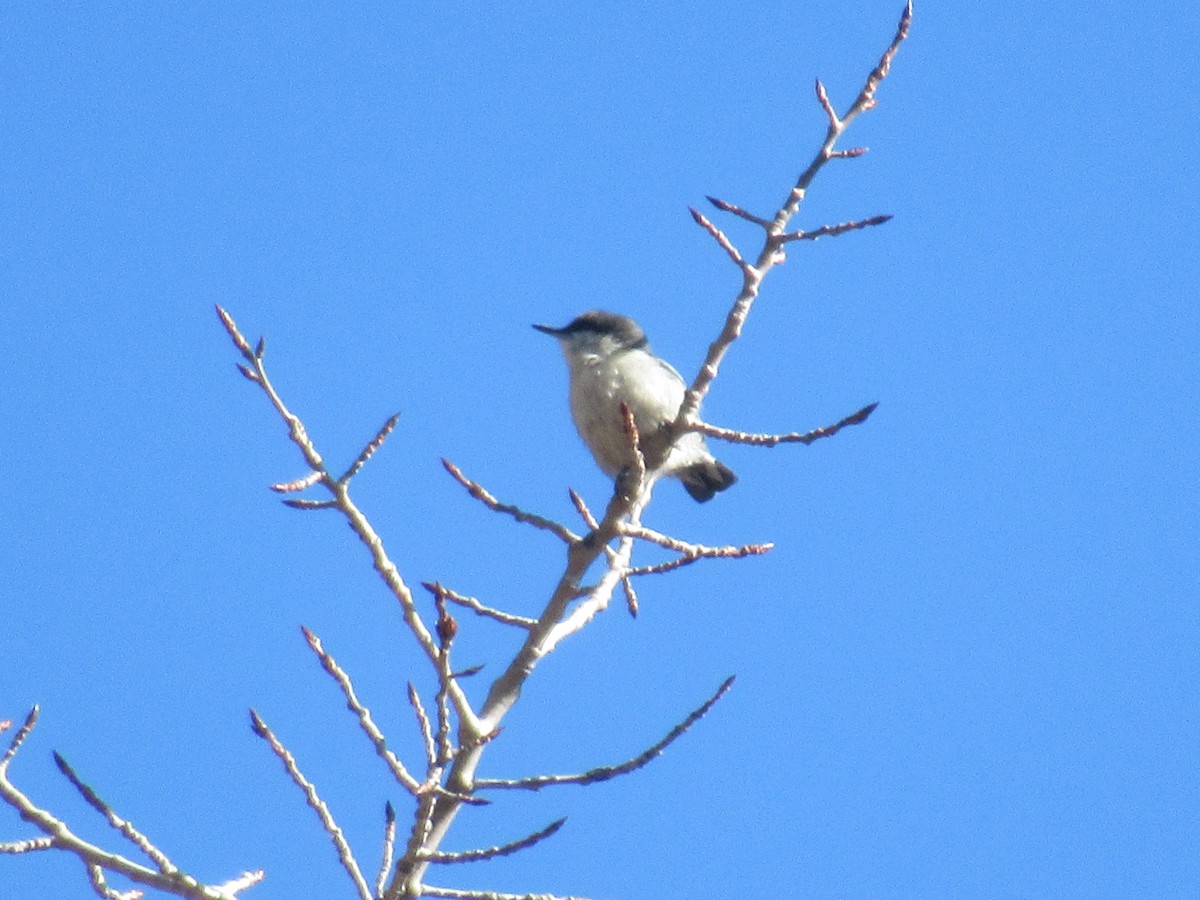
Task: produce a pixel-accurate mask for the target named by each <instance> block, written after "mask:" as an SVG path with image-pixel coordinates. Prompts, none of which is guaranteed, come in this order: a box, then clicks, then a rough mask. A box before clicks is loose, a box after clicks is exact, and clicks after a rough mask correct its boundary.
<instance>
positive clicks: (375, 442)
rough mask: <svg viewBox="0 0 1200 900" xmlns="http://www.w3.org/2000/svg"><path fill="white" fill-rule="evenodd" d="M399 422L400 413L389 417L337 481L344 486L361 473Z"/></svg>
mask: <svg viewBox="0 0 1200 900" xmlns="http://www.w3.org/2000/svg"><path fill="white" fill-rule="evenodd" d="M399 421H400V413H396V414H395V415H394V416H392V417H390V418H389V419H388V420H387V421H386V422H384V423H383V427H382V428H380V429H379V431H378V432H376V434H375V437H373V438H371V441H370V443H368V444H367V446H365V447H363V449H362V453H360V454H358V458H357V459H355V460H354V462H353V463H351V464H350V468H348V469H347V470H346V473H345V474H344V475H342V477H341V478H339V479H338V481H340V482H341V483H342V484H346V483H347V482H349V481H350V479H351V478H353V477H354V476H355V475H357V474H358V473H359V472H360V471H362V467H363V466H365V465H366V464H367V460H369V459H370V458H371V457H372V456H374V455H375V451H376V450H378V449H379V448H380V447H382V446H383V442H384V441H386V440H387V439H388V435H390V434H391V433H392V429H394V428H395V427H396V423H397V422H399Z"/></svg>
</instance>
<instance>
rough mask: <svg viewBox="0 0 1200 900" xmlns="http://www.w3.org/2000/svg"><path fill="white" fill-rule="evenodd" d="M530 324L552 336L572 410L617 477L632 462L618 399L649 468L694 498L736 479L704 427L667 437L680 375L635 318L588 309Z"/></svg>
mask: <svg viewBox="0 0 1200 900" xmlns="http://www.w3.org/2000/svg"><path fill="white" fill-rule="evenodd" d="M533 327H534V328H536V329H537V330H538V331H540V332H542V333H543V334H548V335H550V336H551V337H554V338H557V339H558V343H559V347H560V348H561V349H562V353H563V357H564V358H565V359H566V361H567V368H568V370H569V373H570V389H569V392H568V399H569V402H570V407H571V417H572V418H573V419H574V420H575V428H576V430H578V432H579V436H580V437H581V438H583V442H584V443H585V444H586V445H587V447H588V449H589V450H590V451H591V453H592V456H593V457H594V458H595V460H596V465H598V466H599V467H600V469H601V470H602V471H603V472H604V473H605V474H607V475H609V476H612V477H614V478H615V477H618V476H619V475H620V474H621V473H622V472H623V471H625V470H626V469H628V468H629V466H630V465H631V464H632V463H633V448H632V446H631V444H630V441H629V436H628V435H627V434H626V431H625V423H624V416H623V414H622V412H621V404H622V403H624V404H625V405H626V406H627V407H628V409H629V411H630V413H631V414H632V416H633V421H634V423H635V424H636V425H637V430H638V436H639V445H640V448H641V451H642V455H643V456H644V457H645V460H646V468H647V470H649V471H652V472H654V471H657V472H658V474H659V475H666V476H669V477H673V478H677V479H679V481H681V482H682V483H683V487H684V489H685V490H686V491H687V492H688V494H690V495H691V497H692V499H694V500H695V501H696V502H697V503H705V502H707V501H709V500H711V499H712V498H713V497H714V496H715V495H716V494H717V493H718V492H719V491H723V490H725V489H726V488H728V487H730V486H731V485H732V484H733V483H734V482H735V481H737V476H736V475H735V474H734V473H733V470H732V469H730V468H729V467H728V466H727V465H725V464H724V463H723V462H721V461H720V460H718V459H716V458H715V457H714V456H713V455H712V454H711V453H710V452H709V450H708V445H707V444H706V443H705V440H704V436H703V435H702V434H699V433H698V432H695V431H688V432H684V433H683V434H681V435H679V436H678V437H677V438H676V439H675V440H674V441H673V442H672V441H670V437H671V434H672V431H673V427H672V426H673V424H674V422H675V419H676V417H677V416H678V415H679V408H680V406H682V405H683V396H684V392H685V385H684V381H683V379H682V378H681V377H680V375H679V373H678V372H676V371H675V369H674V368H672V367H671V365H670V363H668V362H666V361H665V360H662V359H659V358H658V357H657V356H655V355H654V354H653V352H652V351H651V350H650V344H649V342H648V341H647V339H646V333H645V332H644V331H643V330H642V328H641V326H640V325H638V323H637V322H635V321H634V320H633V319H631V318H629V317H628V316H622V315H619V314H617V313H613V312H607V311H605V310H599V309H594V310H590V311H588V312H585V313H583V314H582V315H580V316H577V317H576V318H575V319H573V320H572V321H571V322H570V323H569V324H568V325H565V326H563V327H562V328H556V327H554V326H552V325H538V324H535V325H534V326H533Z"/></svg>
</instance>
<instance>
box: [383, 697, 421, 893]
mask: <svg viewBox="0 0 1200 900" xmlns="http://www.w3.org/2000/svg"><path fill="white" fill-rule="evenodd" d="M408 687H409V691H410V694H411V691H412V685H411V684H410V685H409V686H408ZM395 854H396V809H395V807H393V806H392V804H391V801H389V802H388V803H386V804H384V807H383V860H382V861H381V862H380V864H379V875H378V876H376V878H375V897H376V900H379V898H381V897H383V889H384V887H385V886H386V884H387V877H388V873H389V872H391V871H392V860H393V859H394V858H395Z"/></svg>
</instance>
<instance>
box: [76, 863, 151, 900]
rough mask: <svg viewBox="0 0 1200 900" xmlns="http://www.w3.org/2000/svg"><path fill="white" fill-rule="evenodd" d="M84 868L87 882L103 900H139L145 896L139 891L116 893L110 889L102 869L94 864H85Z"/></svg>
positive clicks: (116, 891)
mask: <svg viewBox="0 0 1200 900" xmlns="http://www.w3.org/2000/svg"><path fill="white" fill-rule="evenodd" d="M84 868H86V869H87V873H88V881H89V882H90V883H91V885H92V890H94V891H95V892H96V894H97V895H99V896H101V897H103V898H104V900H141V898H142V897H144V896H146V895H145V894H144V893H143V892H142V891H139V890H128V891H118V890H115V889H114V888H110V887H109V886H108V881H107V880H106V879H105V877H104V869H102V868H101V867H100V866H98V865H96V864H95V863H87V864H86V865H85V866H84Z"/></svg>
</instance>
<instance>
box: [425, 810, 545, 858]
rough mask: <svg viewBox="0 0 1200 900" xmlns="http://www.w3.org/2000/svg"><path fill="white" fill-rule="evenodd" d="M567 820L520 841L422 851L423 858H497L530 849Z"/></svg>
mask: <svg viewBox="0 0 1200 900" xmlns="http://www.w3.org/2000/svg"><path fill="white" fill-rule="evenodd" d="M566 821H567V820H566V819H565V818H564V819H559V820H558V821H557V822H551V823H550V824H549V825H547V826H546V827H545V828H543V829H542V830H541V831H535V832H534V833H533V834H531V835H528V836H527V837H523V838H521V839H520V840H519V841H513V842H512V843H510V844H500V845H499V846H496V847H486V848H484V849H482V850H463V851H460V852H458V853H422V854H421V858H422V859H424V860H426V861H428V862H431V863H464V862H479V861H480V860H484V859H495V858H496V857H498V856H508V855H510V854H512V853H516V852H518V851H519V850H525V849H528V848H529V847H532V846H533V845H534V844H536V843H538V842H539V841H544V840H545V839H546V838H548V837H550V836H551V835H553V834H554V833H555V832H557V831H558V829H560V828H562V827H563V825H564V824H566Z"/></svg>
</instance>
